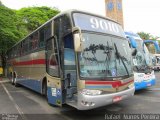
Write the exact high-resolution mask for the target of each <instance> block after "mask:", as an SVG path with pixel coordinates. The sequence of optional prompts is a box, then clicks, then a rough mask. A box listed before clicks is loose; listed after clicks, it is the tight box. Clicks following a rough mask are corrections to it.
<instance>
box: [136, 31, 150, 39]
mask: <svg viewBox="0 0 160 120" xmlns="http://www.w3.org/2000/svg"><path fill="white" fill-rule="evenodd" d="M137 34H138V35H139V36H140V37H141V38H142V39H143V40H149V39H150V33H145V32H138V33H137Z"/></svg>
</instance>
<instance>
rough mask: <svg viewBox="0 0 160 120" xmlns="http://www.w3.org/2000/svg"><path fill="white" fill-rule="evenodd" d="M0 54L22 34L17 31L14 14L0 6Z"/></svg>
mask: <svg viewBox="0 0 160 120" xmlns="http://www.w3.org/2000/svg"><path fill="white" fill-rule="evenodd" d="M0 11H1V12H0V54H2V53H5V52H6V50H7V49H8V48H9V47H11V46H12V45H13V44H15V43H16V42H17V41H18V40H19V38H22V37H23V33H22V32H21V31H18V29H17V17H16V13H15V12H14V11H13V10H11V9H9V8H7V7H5V6H0Z"/></svg>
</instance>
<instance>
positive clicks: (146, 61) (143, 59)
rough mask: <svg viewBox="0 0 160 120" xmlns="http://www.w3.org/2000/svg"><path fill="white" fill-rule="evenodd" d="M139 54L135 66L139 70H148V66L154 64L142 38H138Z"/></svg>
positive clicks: (135, 59) (134, 61)
mask: <svg viewBox="0 0 160 120" xmlns="http://www.w3.org/2000/svg"><path fill="white" fill-rule="evenodd" d="M136 42H137V54H136V56H135V58H134V60H133V63H134V66H135V67H136V69H137V71H141V72H142V71H144V72H145V71H146V70H147V69H146V68H149V66H151V65H152V61H151V58H150V55H149V51H148V49H147V47H146V45H145V44H143V41H142V40H137V39H136Z"/></svg>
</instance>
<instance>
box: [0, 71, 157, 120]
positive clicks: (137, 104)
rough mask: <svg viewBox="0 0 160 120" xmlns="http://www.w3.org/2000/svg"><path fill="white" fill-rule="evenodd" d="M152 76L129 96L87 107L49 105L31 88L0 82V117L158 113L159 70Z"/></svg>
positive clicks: (87, 118)
mask: <svg viewBox="0 0 160 120" xmlns="http://www.w3.org/2000/svg"><path fill="white" fill-rule="evenodd" d="M156 77H157V81H156V85H155V86H152V87H149V88H147V89H144V90H140V91H137V92H136V93H135V95H134V96H133V97H131V98H128V99H126V100H123V101H120V102H118V103H115V104H112V105H108V106H105V107H102V108H98V109H94V110H88V111H78V110H76V109H75V108H72V107H70V106H68V105H64V106H63V108H60V107H55V106H51V105H49V104H48V103H47V101H46V99H45V98H44V97H43V96H42V95H40V94H38V93H36V92H34V91H31V90H29V89H27V88H24V87H14V86H12V85H11V83H9V82H0V120H6V119H7V118H10V119H14V120H21V119H22V120H51V119H52V120H105V119H108V117H109V116H108V115H110V114H115V115H117V114H118V115H119V114H160V97H159V96H160V72H159V73H158V72H157V73H156ZM106 116H107V117H106ZM118 118H119V117H118V116H117V119H118ZM115 119H116V118H115Z"/></svg>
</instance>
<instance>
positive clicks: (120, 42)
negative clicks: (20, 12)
mask: <svg viewBox="0 0 160 120" xmlns="http://www.w3.org/2000/svg"><path fill="white" fill-rule="evenodd" d="M7 54H8V60H7V68H8V76H9V78H10V79H11V81H12V84H14V85H15V86H17V85H22V86H25V87H28V88H30V89H32V90H34V91H37V92H39V93H41V94H43V95H44V96H46V98H47V101H48V103H49V104H52V105H56V106H62V105H63V104H68V105H70V106H72V107H75V108H77V109H78V110H89V109H93V108H97V107H101V106H105V105H108V104H112V103H115V102H118V101H121V100H123V99H126V98H128V97H131V96H133V95H134V91H135V87H134V80H133V71H132V59H131V50H130V47H129V45H128V40H127V39H126V38H125V34H124V31H123V29H122V27H121V26H120V25H119V24H118V23H116V22H115V21H113V20H110V19H108V18H105V17H102V16H99V15H94V14H92V13H87V12H84V11H78V10H68V11H66V12H62V13H60V14H58V15H56V16H55V17H53V18H52V19H50V20H49V21H48V22H46V23H45V24H43V25H42V26H40V27H39V28H38V29H36V30H35V31H33V32H32V33H31V34H29V35H28V36H26V37H25V38H24V39H23V40H21V41H20V42H18V43H17V44H16V45H14V46H13V47H12V48H11V49H9V50H8V52H7Z"/></svg>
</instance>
